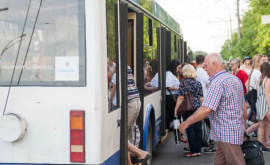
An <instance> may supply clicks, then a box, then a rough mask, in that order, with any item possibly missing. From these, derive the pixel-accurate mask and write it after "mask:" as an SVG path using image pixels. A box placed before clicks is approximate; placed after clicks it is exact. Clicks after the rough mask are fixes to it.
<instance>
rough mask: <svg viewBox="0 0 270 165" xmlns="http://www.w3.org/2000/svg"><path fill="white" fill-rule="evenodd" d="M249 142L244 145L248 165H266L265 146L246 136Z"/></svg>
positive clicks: (243, 149)
mask: <svg viewBox="0 0 270 165" xmlns="http://www.w3.org/2000/svg"><path fill="white" fill-rule="evenodd" d="M245 136H246V137H247V140H246V141H244V143H243V144H242V146H241V147H242V151H243V154H244V159H245V161H246V165H264V164H265V162H264V157H263V152H262V150H263V147H264V146H263V145H262V143H260V142H259V141H257V140H251V139H250V137H249V136H247V135H245Z"/></svg>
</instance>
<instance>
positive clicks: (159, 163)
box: [152, 131, 270, 165]
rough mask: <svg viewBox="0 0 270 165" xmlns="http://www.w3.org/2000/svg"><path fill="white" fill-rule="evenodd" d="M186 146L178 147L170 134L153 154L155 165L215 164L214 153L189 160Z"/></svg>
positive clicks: (267, 158) (268, 158) (268, 159)
mask: <svg viewBox="0 0 270 165" xmlns="http://www.w3.org/2000/svg"><path fill="white" fill-rule="evenodd" d="M184 146H185V144H184V143H181V144H180V145H176V144H175V142H174V136H173V132H172V131H171V132H169V134H168V137H167V138H166V139H165V141H164V142H163V143H160V144H158V145H157V147H156V149H155V151H154V152H153V159H152V164H153V165H164V164H169V165H179V164H181V165H211V164H214V156H215V154H214V153H204V152H203V149H202V156H199V157H190V158H187V157H185V155H186V154H187V153H185V152H184V150H183V148H184ZM264 159H265V164H266V165H267V164H270V152H264Z"/></svg>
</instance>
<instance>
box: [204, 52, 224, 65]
mask: <svg viewBox="0 0 270 165" xmlns="http://www.w3.org/2000/svg"><path fill="white" fill-rule="evenodd" d="M207 56H209V57H208V58H210V61H211V62H213V61H215V62H217V63H218V64H221V65H223V58H222V57H221V55H220V54H218V53H210V54H208V55H207Z"/></svg>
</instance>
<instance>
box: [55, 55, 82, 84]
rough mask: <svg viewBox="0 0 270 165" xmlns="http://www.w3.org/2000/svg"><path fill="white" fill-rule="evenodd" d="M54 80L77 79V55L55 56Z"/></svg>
mask: <svg viewBox="0 0 270 165" xmlns="http://www.w3.org/2000/svg"><path fill="white" fill-rule="evenodd" d="M55 81H79V57H78V56H74V57H70V56H69V57H65V56H62V57H61V56H60V57H55Z"/></svg>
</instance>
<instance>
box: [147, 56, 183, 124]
mask: <svg viewBox="0 0 270 165" xmlns="http://www.w3.org/2000/svg"><path fill="white" fill-rule="evenodd" d="M180 64H181V63H180V61H179V60H177V59H173V60H172V61H171V62H170V64H169V65H168V66H167V68H166V88H167V89H166V128H167V129H169V127H170V123H171V122H172V121H173V119H174V107H175V103H176V101H175V99H174V95H177V93H178V90H179V84H180V83H179V80H178V79H177V78H176V75H177V68H179V67H180ZM144 89H146V90H151V91H154V90H158V73H156V75H155V77H154V78H153V79H152V80H151V82H149V83H146V84H145V86H144ZM176 98H177V97H176Z"/></svg>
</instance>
